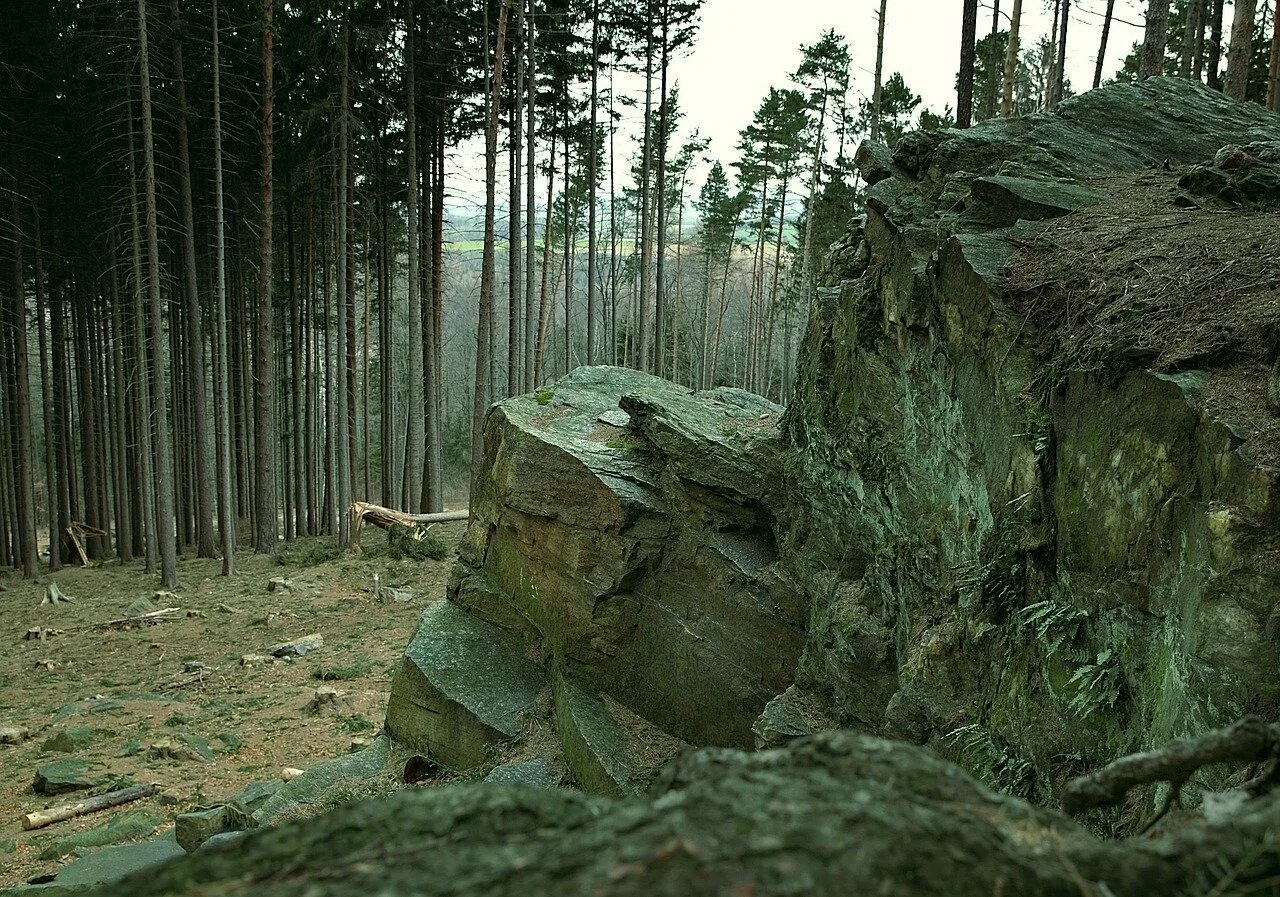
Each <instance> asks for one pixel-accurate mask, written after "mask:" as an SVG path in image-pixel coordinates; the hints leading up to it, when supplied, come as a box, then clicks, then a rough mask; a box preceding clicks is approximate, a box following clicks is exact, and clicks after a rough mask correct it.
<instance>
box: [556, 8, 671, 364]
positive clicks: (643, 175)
mask: <svg viewBox="0 0 1280 897" xmlns="http://www.w3.org/2000/svg"><path fill="white" fill-rule="evenodd" d="M644 26H645V51H644V141H643V143H642V144H641V148H640V235H639V236H640V309H639V312H640V315H639V320H638V322H637V325H636V326H637V330H638V333H637V336H638V337H639V340H638V344H637V354H636V367H637V368H639V369H640V370H642V371H648V370H652V368H651V367H650V365H651V359H650V345H651V342H652V341H651V337H650V334H649V321H650V320H651V319H652V314H651V310H650V307H649V306H650V302H651V301H652V299H651V294H650V282H649V263H650V260H651V256H650V246H649V213H650V207H651V200H652V196H651V194H650V192H649V157H650V155H651V153H652V147H653V143H652V130H653V129H652V126H651V122H652V119H653V114H652V113H653V0H645V14H644ZM566 176H567V172H566Z"/></svg>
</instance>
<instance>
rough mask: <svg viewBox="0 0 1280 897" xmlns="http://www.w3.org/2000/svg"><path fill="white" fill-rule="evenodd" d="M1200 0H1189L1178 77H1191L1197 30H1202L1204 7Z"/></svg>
mask: <svg viewBox="0 0 1280 897" xmlns="http://www.w3.org/2000/svg"><path fill="white" fill-rule="evenodd" d="M1203 8H1204V7H1203V4H1202V3H1201V2H1200V0H1188V2H1187V9H1186V21H1185V22H1184V23H1183V29H1182V55H1181V56H1179V57H1178V77H1179V78H1190V77H1191V64H1192V60H1193V59H1194V57H1195V47H1196V32H1197V31H1198V30H1200V27H1201V21H1200V12H1201V10H1202V9H1203Z"/></svg>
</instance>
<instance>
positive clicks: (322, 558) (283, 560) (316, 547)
mask: <svg viewBox="0 0 1280 897" xmlns="http://www.w3.org/2000/svg"><path fill="white" fill-rule="evenodd" d="M342 554H343V552H342V549H341V548H340V547H339V546H338V544H337V542H335V541H334V540H332V539H325V538H319V539H298V540H297V541H296V542H293V543H292V544H289V545H285V546H284V547H282V548H281V549H279V550H278V551H277V552H276V554H275V560H276V563H277V564H278V565H279V566H281V567H316V566H319V565H320V564H328V563H330V562H332V561H336V560H338V558H340V557H342Z"/></svg>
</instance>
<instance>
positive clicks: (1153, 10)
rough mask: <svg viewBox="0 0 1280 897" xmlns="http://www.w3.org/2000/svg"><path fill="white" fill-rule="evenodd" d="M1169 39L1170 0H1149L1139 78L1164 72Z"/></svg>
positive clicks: (1142, 78) (1150, 76)
mask: <svg viewBox="0 0 1280 897" xmlns="http://www.w3.org/2000/svg"><path fill="white" fill-rule="evenodd" d="M1246 2H1247V0H1246ZM1168 40H1169V0H1148V2H1147V27H1146V30H1145V32H1144V34H1143V38H1142V57H1141V60H1140V64H1139V68H1138V78H1139V80H1144V79H1146V78H1153V77H1155V76H1157V75H1161V74H1163V73H1164V48H1165V44H1166V43H1167V42H1168Z"/></svg>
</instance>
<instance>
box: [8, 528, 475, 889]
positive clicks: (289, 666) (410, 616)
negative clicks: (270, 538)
mask: <svg viewBox="0 0 1280 897" xmlns="http://www.w3.org/2000/svg"><path fill="white" fill-rule="evenodd" d="M465 525H466V524H465V523H453V524H447V525H444V526H441V527H439V528H438V529H437V533H438V534H439V535H440V537H441V538H442V539H443V540H444V541H445V543H446V544H447V545H448V546H449V548H450V552H449V553H448V555H447V556H446V557H445V558H444V559H443V560H439V561H432V560H424V561H418V560H410V559H399V560H396V559H393V557H392V556H391V554H390V553H389V552H388V551H387V548H386V539H385V537H384V535H383V534H382V532H381V531H378V530H371V531H367V532H366V534H365V537H364V550H363V553H362V554H360V555H352V556H340V555H337V553H336V551H335V550H334V547H333V543H332V541H331V540H321V539H305V540H300V541H298V542H295V543H293V544H292V545H290V546H288V547H287V548H284V549H282V550H281V551H280V552H279V554H277V555H276V556H274V557H268V556H263V557H255V556H253V555H252V554H249V553H247V552H246V553H243V554H242V555H240V556H239V557H238V559H237V564H238V567H239V569H238V570H237V574H236V576H235V577H233V578H231V579H224V578H222V577H220V576H219V575H218V572H219V569H220V563H221V562H220V561H217V560H206V559H198V558H195V557H194V556H186V557H183V558H180V559H179V562H178V580H179V587H178V588H177V589H175V590H174V592H173V594H172V595H162V596H159V597H160V601H159V602H158V603H156V604H155V607H157V608H163V607H179V608H181V611H182V612H181V614H176V615H175V617H176V619H173V620H169V621H166V622H160V623H156V624H153V625H143V626H133V627H132V628H116V627H106V628H101V627H98V626H97V625H96V624H99V623H102V622H104V621H109V620H112V619H117V618H122V617H127V616H133V615H134V614H133V613H130V612H129V608H130V605H133V604H134V602H135V601H137V600H138V599H139V598H150V597H152V596H153V595H154V593H155V592H156V589H157V587H156V584H155V580H154V579H153V578H152V577H151V576H147V575H145V574H144V573H143V570H142V566H141V564H133V565H130V566H121V565H119V564H117V563H115V562H114V561H108V562H106V563H104V564H102V565H101V566H91V567H89V568H68V569H64V570H62V571H60V572H59V573H57V574H56V575H53V576H50V575H48V574H46V575H44V576H42V577H41V578H40V579H39V580H37V581H35V582H24V581H22V580H21V579H18V578H16V577H15V576H13V575H12V574H0V586H3V589H4V592H3V594H2V595H0V639H4V640H5V641H6V644H5V646H4V649H3V650H2V651H0V729H3V728H6V727H10V728H19V729H26V730H28V732H29V734H28V736H27V738H26V740H25V741H23V742H22V743H21V744H18V745H0V888H2V887H5V886H8V885H13V884H19V883H21V882H23V881H25V880H27V879H29V878H31V877H32V876H34V875H39V874H42V873H47V872H50V871H54V870H55V869H56V868H57V866H58V864H59V862H60V861H63V862H65V861H66V860H68V859H73V858H74V854H72V853H71V850H72V848H73V847H74V846H75V843H76V842H75V839H74V837H73V836H75V835H77V834H81V833H84V832H86V831H88V830H89V829H94V828H95V827H98V826H101V825H102V824H103V823H104V822H107V821H109V820H111V819H112V818H115V817H120V816H123V815H125V814H127V813H133V814H134V815H133V816H132V817H130V818H129V820H128V821H129V822H130V823H134V822H139V821H140V822H141V824H142V828H143V829H145V831H141V832H140V833H139V835H138V837H142V836H145V835H146V834H147V833H149V832H150V831H151V830H152V828H153V827H154V826H152V825H151V824H152V823H153V822H154V823H155V825H156V826H158V828H155V830H156V831H158V832H163V831H164V830H165V828H166V827H167V826H168V825H170V823H171V820H172V818H173V817H175V816H176V815H177V814H179V813H183V812H188V811H190V810H192V809H195V808H197V807H200V806H202V805H206V804H208V803H209V802H210V801H211V800H217V799H225V798H227V797H229V796H231V795H233V794H236V793H238V792H239V791H240V790H241V789H243V788H244V787H245V786H246V785H248V784H250V783H251V782H254V781H261V780H269V779H274V778H276V777H278V776H280V774H281V771H282V770H283V769H286V768H305V767H306V766H308V765H310V764H312V763H314V762H316V761H318V760H321V759H324V758H327V757H331V756H337V755H340V754H345V753H347V752H348V751H349V750H351V749H352V748H353V742H358V740H359V739H367V738H370V737H372V736H373V735H375V734H376V733H377V731H378V730H379V729H380V728H381V725H382V720H383V715H384V712H385V707H386V699H387V694H388V691H389V688H390V680H391V675H392V673H393V672H394V671H395V667H396V663H397V661H398V660H399V658H400V656H401V654H402V652H403V650H404V647H405V645H406V644H407V643H408V640H409V637H410V635H411V634H412V632H413V629H414V627H415V626H416V624H417V621H418V617H419V615H420V613H421V612H422V610H423V609H424V608H425V607H427V606H428V605H429V604H430V603H431V602H433V601H436V600H438V599H439V598H440V597H441V596H443V594H444V589H445V584H446V582H447V580H448V577H449V571H450V568H451V567H452V564H453V553H452V548H453V546H454V545H456V544H457V541H458V539H459V538H460V537H461V534H462V531H463V529H464V527H465ZM375 572H376V573H378V574H379V575H380V577H381V584H382V585H384V586H391V587H404V586H407V587H409V588H410V589H412V600H409V601H395V602H392V603H382V602H381V601H379V598H378V596H377V595H375V594H374V590H373V575H374V573H375ZM277 577H283V578H284V579H285V580H286V581H287V582H288V587H276V588H274V589H273V590H271V591H268V583H269V581H270V580H271V579H273V578H277ZM50 581H56V582H57V583H58V585H59V587H60V588H61V589H62V590H63V591H64V592H65V593H66V594H68V595H70V596H72V597H73V598H74V600H73V601H72V602H70V603H60V604H56V605H44V606H42V605H41V599H42V597H43V596H44V593H45V587H46V585H47V584H48V583H49V582H50ZM136 609H137V608H135V611H136ZM36 627H42V628H46V629H52V630H62V631H61V632H54V633H52V634H49V635H47V637H46V638H44V639H34V640H25V639H24V635H25V634H26V633H27V631H28V630H29V629H33V628H36ZM312 633H319V634H320V635H322V636H323V638H324V645H323V647H321V648H319V649H318V650H316V651H314V652H312V653H309V654H307V655H306V656H303V657H298V658H293V659H289V660H275V661H271V662H264V661H258V662H253V663H250V664H249V665H243V664H242V662H241V658H242V657H244V656H245V655H265V654H267V653H268V651H267V649H268V648H269V647H271V646H272V645H276V644H279V643H282V642H285V641H289V640H291V639H296V638H300V637H302V636H307V635H310V634H312ZM198 665H203V667H201V666H198ZM323 686H329V687H332V688H334V689H336V690H337V691H338V695H337V699H336V700H333V701H330V702H329V703H327V704H326V705H325V706H324V708H323V709H320V710H314V709H312V708H311V704H312V701H313V699H314V698H315V697H316V691H317V689H318V688H320V687H323ZM68 758H80V759H83V760H85V761H88V774H89V775H90V776H91V777H93V778H94V779H95V780H96V781H98V782H99V783H100V785H101V787H100V789H99V790H101V789H102V788H106V787H109V786H110V785H111V784H113V783H119V782H121V781H123V782H131V783H146V782H154V783H157V785H158V786H159V793H158V795H157V796H155V797H152V798H149V799H147V800H145V801H142V802H139V803H136V804H133V805H132V806H127V807H122V808H119V809H116V810H112V811H106V812H102V813H97V814H93V815H90V816H87V817H83V818H81V819H78V820H72V821H68V822H61V823H57V824H55V825H53V826H50V827H48V828H45V829H43V830H39V831H34V832H23V831H22V826H21V824H20V821H19V820H20V817H21V816H22V814H24V813H28V812H31V811H32V810H36V809H40V808H43V807H47V806H55V805H59V804H62V803H64V802H67V801H70V800H73V799H74V798H75V796H76V795H71V794H64V795H61V796H57V797H48V796H45V795H42V794H37V793H36V792H35V791H34V790H33V787H32V783H33V779H34V777H35V773H36V769H37V768H38V767H41V766H42V765H44V764H47V763H50V762H52V761H57V760H64V759H68ZM139 808H142V809H144V810H145V811H146V812H147V813H149V814H151V815H149V816H148V815H143V814H139V813H138V812H137V811H138V809H139ZM64 851H65V852H66V854H65V855H64V856H61V857H60V856H59V854H63V853H64Z"/></svg>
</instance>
